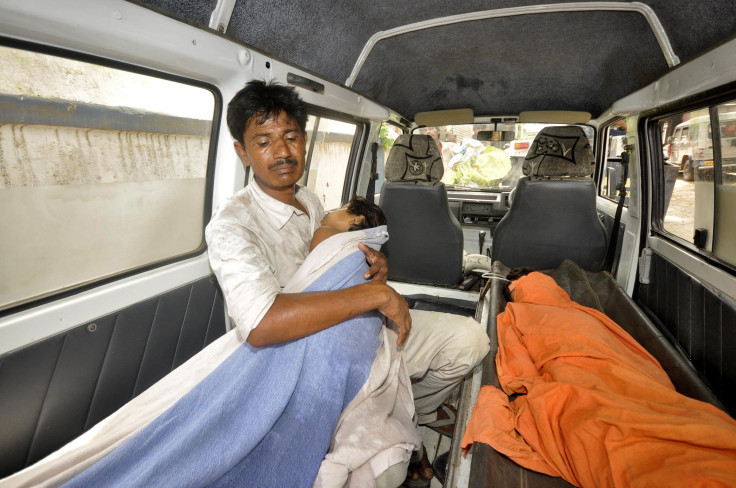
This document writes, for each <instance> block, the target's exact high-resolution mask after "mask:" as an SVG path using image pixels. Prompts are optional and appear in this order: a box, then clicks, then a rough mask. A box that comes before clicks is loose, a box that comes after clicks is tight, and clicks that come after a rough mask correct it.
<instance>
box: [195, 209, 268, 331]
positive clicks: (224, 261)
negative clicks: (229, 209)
mask: <svg viewBox="0 0 736 488" xmlns="http://www.w3.org/2000/svg"><path fill="white" fill-rule="evenodd" d="M205 238H206V240H207V246H208V252H209V260H210V266H211V267H212V271H213V272H214V273H215V276H216V277H217V281H218V282H219V283H220V288H221V289H222V293H223V295H224V296H225V303H226V304H227V308H228V314H229V315H230V317H231V318H232V320H233V321H234V323H235V327H236V328H237V329H238V331H239V332H240V334H241V335H242V337H243V338H247V337H248V334H250V331H251V330H253V329H254V328H255V327H256V326H258V324H259V323H260V322H261V319H263V316H264V315H266V312H268V310H269V309H270V308H271V305H273V302H274V300H276V296H277V295H278V294H279V293H280V292H281V286H280V285H279V282H278V280H277V279H276V275H275V271H274V270H273V269H272V268H271V264H270V263H269V261H268V259H267V258H266V256H265V254H264V250H263V249H262V248H261V242H260V240H259V239H258V237H257V235H256V234H255V233H254V232H252V231H251V230H249V229H247V228H245V227H243V226H241V225H238V224H236V223H232V222H217V223H213V224H212V225H208V226H207V230H206V231H205Z"/></svg>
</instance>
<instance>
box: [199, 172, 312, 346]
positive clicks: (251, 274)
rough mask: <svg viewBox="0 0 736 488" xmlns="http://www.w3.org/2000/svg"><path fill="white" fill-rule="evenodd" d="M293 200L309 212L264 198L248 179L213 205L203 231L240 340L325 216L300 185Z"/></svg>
mask: <svg viewBox="0 0 736 488" xmlns="http://www.w3.org/2000/svg"><path fill="white" fill-rule="evenodd" d="M296 198H297V199H298V200H299V201H300V202H301V203H302V205H304V208H306V209H307V212H309V215H307V214H305V213H304V212H301V211H300V210H297V209H296V208H294V207H292V206H291V205H286V204H285V203H282V202H280V201H278V200H276V199H275V198H272V197H270V196H268V195H267V194H266V193H265V192H264V191H263V190H262V189H261V188H260V187H259V186H258V183H257V182H256V181H255V180H252V181H251V183H250V184H249V185H248V186H247V187H245V188H244V189H242V190H240V191H239V192H237V193H236V194H235V195H233V196H232V197H230V198H228V199H227V200H226V201H225V202H223V203H222V204H221V205H220V206H219V207H218V208H217V210H216V211H215V213H214V214H213V215H212V219H211V220H210V223H209V224H208V225H207V228H206V229H205V239H206V240H207V246H208V251H209V259H210V266H211V267H212V271H214V273H215V276H216V277H217V281H218V282H219V283H220V288H221V289H222V292H223V295H224V296H225V302H226V304H227V308H228V314H229V315H230V317H231V318H232V319H233V321H234V323H235V326H236V327H237V328H238V330H239V331H240V333H241V334H242V337H244V338H245V337H248V334H250V331H251V330H253V329H254V328H255V327H256V326H257V325H258V324H259V323H260V321H261V319H262V318H263V316H264V315H265V314H266V312H267V311H268V309H269V308H271V305H272V304H273V302H274V300H275V299H276V295H278V294H279V293H280V292H281V290H282V288H283V287H284V285H285V284H286V282H287V281H288V280H289V278H291V277H292V276H293V275H294V273H296V270H297V269H298V268H299V266H300V265H301V264H302V262H304V259H305V258H306V257H307V254H308V253H309V244H310V242H311V240H312V234H313V233H314V231H315V229H316V228H317V227H319V225H320V222H321V221H322V218H323V217H324V214H325V211H324V208H322V204H321V203H320V201H319V197H317V195H315V194H314V193H312V192H311V191H310V190H308V189H307V188H304V187H298V189H297V193H296Z"/></svg>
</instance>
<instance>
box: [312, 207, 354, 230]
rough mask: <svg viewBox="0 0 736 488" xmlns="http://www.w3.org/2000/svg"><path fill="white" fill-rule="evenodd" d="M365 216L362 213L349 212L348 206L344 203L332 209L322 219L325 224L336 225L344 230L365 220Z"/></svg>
mask: <svg viewBox="0 0 736 488" xmlns="http://www.w3.org/2000/svg"><path fill="white" fill-rule="evenodd" d="M364 218H365V217H363V216H362V215H353V214H351V213H349V212H348V206H347V205H344V206H342V207H340V208H336V209H334V210H330V211H328V212H327V214H326V215H325V217H324V218H323V219H322V225H323V226H329V227H335V228H336V229H340V230H341V231H343V232H347V231H349V230H350V227H351V226H353V225H357V224H359V223H361V222H362V221H363V219H364Z"/></svg>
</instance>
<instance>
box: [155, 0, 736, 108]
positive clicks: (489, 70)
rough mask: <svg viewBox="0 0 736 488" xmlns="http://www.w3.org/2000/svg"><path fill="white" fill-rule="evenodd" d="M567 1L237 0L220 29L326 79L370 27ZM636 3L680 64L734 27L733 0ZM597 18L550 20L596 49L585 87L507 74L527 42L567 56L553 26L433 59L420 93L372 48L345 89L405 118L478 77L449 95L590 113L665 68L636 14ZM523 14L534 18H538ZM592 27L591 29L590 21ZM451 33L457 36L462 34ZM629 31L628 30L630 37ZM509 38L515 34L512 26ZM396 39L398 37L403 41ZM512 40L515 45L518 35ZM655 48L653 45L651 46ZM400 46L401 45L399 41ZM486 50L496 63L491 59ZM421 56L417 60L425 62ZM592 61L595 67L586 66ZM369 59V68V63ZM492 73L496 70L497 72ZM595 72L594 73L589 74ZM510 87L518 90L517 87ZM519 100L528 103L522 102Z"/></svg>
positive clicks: (500, 36)
mask: <svg viewBox="0 0 736 488" xmlns="http://www.w3.org/2000/svg"><path fill="white" fill-rule="evenodd" d="M143 1H146V0H143ZM570 1H571V0H537V1H534V0H506V1H501V0H495V1H489V0H466V1H463V2H448V1H447V0H424V1H422V2H421V4H417V3H416V2H396V1H395V0H374V1H372V2H364V1H363V0H347V1H343V2H333V1H329V2H328V1H318V0H258V1H254V0H237V1H236V4H235V10H234V12H233V15H232V18H231V21H230V25H229V26H228V29H227V35H228V36H230V37H233V38H235V39H237V40H240V41H242V42H245V43H246V44H249V45H252V46H254V47H256V48H257V49H259V50H261V51H264V52H268V53H271V54H273V55H274V56H277V57H279V58H281V59H284V60H286V61H288V62H291V63H294V64H295V65H297V66H301V67H303V68H305V69H307V70H309V71H312V72H314V73H319V74H320V75H321V76H324V77H325V78H328V79H331V80H333V81H335V82H338V83H344V82H345V80H346V79H347V78H348V76H349V75H350V72H351V70H352V68H353V66H354V64H355V62H356V60H357V59H358V56H359V55H360V52H361V50H362V49H363V46H364V45H365V43H366V42H367V41H368V39H369V38H370V37H371V35H373V34H374V33H376V32H377V31H383V30H387V29H392V28H395V27H399V26H402V25H406V24H411V23H414V22H418V21H422V20H429V19H434V18H438V17H445V16H450V15H456V14H462V13H467V12H474V11H482V10H488V9H502V8H509V7H519V6H529V5H538V4H555V3H563V2H570ZM572 1H573V2H578V1H584V0H572ZM148 3H150V4H152V5H155V6H157V7H159V8H162V9H166V10H169V11H172V12H173V13H175V14H177V15H180V16H184V17H185V18H187V19H189V20H191V21H194V22H197V23H199V24H201V25H202V26H207V24H208V22H209V18H210V15H211V13H212V10H213V9H214V8H215V5H216V3H217V2H216V0H206V1H201V2H200V1H196V0H184V1H177V0H151V1H150V2H148ZM645 3H647V5H649V6H650V7H651V8H652V9H653V10H654V11H655V13H656V15H657V16H658V18H659V20H660V22H661V23H662V25H663V27H664V29H665V31H666V34H667V36H668V37H669V39H670V42H671V45H672V47H673V49H674V52H675V54H676V55H677V56H678V57H679V58H680V60H681V61H682V62H686V61H687V60H688V59H691V58H692V57H694V56H696V55H698V54H700V53H702V52H703V51H705V50H707V49H709V48H710V47H712V46H714V45H716V44H718V43H720V42H722V41H723V40H724V39H726V38H728V37H731V36H732V35H734V33H736V1H733V0H697V1H694V0H651V1H648V2H645ZM596 14H597V13H596V12H590V13H583V14H580V15H582V16H587V17H582V18H583V20H582V21H581V20H578V19H580V18H581V17H574V18H573V17H568V18H562V20H561V21H560V23H559V25H557V26H556V27H557V30H558V31H559V33H561V34H562V35H571V33H572V34H574V33H576V32H584V33H586V35H587V36H589V37H588V40H589V41H590V44H591V46H597V47H596V49H595V52H596V56H595V57H589V59H590V64H589V73H588V76H590V77H591V79H589V80H586V82H585V83H579V84H575V85H573V84H572V83H571V80H572V78H573V76H571V75H570V73H568V72H561V73H560V75H561V77H560V78H559V79H553V76H554V75H553V72H552V71H550V72H549V76H548V77H547V79H548V81H547V82H546V83H548V84H549V83H551V84H554V86H553V87H552V89H551V90H550V89H547V87H544V88H545V89H544V90H541V89H540V88H539V83H540V81H539V79H536V78H535V77H531V78H524V79H520V78H519V77H518V76H517V75H516V73H514V72H513V71H516V70H522V69H528V67H529V66H530V65H532V64H533V63H535V62H536V63H538V62H539V60H538V59H536V60H535V59H534V58H535V54H536V47H535V46H533V45H532V44H533V43H537V44H542V46H543V47H544V48H545V49H546V48H547V46H556V48H557V49H559V50H561V51H563V52H571V50H575V49H576V48H574V47H569V45H566V44H565V42H564V38H563V37H560V35H558V33H557V32H554V31H551V30H549V29H547V30H544V31H543V32H547V33H548V34H549V35H550V36H552V37H550V38H548V39H546V40H540V37H539V35H541V32H540V33H537V35H535V36H533V37H532V38H533V39H534V41H533V43H532V42H530V46H531V47H530V48H528V49H526V50H523V49H518V50H517V51H516V55H515V56H514V57H513V58H510V59H509V58H508V57H507V56H497V55H496V54H498V53H493V54H491V56H489V58H488V59H487V60H485V61H478V63H477V64H478V67H477V68H474V69H472V70H469V71H467V72H466V71H465V68H463V67H461V66H457V65H456V64H454V63H455V62H456V60H453V59H449V60H447V61H446V62H444V63H440V64H442V65H443V66H446V67H449V66H455V68H456V70H455V71H454V72H452V73H449V72H448V73H444V76H442V77H437V79H436V80H435V81H434V82H431V81H430V80H427V81H426V83H425V85H426V86H423V87H422V90H423V91H422V90H418V89H412V87H411V86H403V87H402V88H401V90H403V91H404V92H405V93H404V92H401V90H398V91H397V90H396V89H395V88H396V87H397V86H398V85H401V84H402V83H404V81H401V76H402V74H401V71H399V72H395V73H392V72H391V70H390V69H389V68H390V66H388V65H384V66H380V65H378V64H375V63H376V61H375V59H379V58H376V57H375V54H376V52H374V53H373V54H371V56H369V58H368V60H367V63H366V66H365V67H364V70H366V69H370V70H372V71H368V72H367V73H363V72H361V74H360V76H359V77H358V79H357V80H356V83H355V85H354V88H355V89H356V90H358V91H360V92H363V93H365V94H366V95H367V96H369V97H371V98H374V99H375V100H377V101H379V102H381V103H383V104H385V105H387V106H390V107H391V108H394V109H396V110H398V111H400V112H401V113H403V114H404V115H407V116H409V117H411V116H412V115H413V113H412V111H415V110H429V109H431V107H430V106H429V104H427V100H426V98H425V97H424V92H427V91H429V92H430V93H435V92H436V93H438V94H440V95H441V94H442V93H443V90H445V89H448V90H449V87H450V86H452V82H451V81H450V80H448V77H450V78H452V77H453V76H454V77H455V78H454V79H456V80H458V83H459V84H460V85H463V84H466V83H470V85H471V86H472V84H473V83H477V82H475V81H473V80H474V79H477V80H482V81H483V82H484V83H485V84H486V85H485V86H486V88H485V90H486V92H485V93H483V90H481V92H480V93H472V89H471V90H470V91H468V90H464V93H459V94H458V98H457V100H456V102H457V103H461V102H462V103H466V102H468V103H470V104H471V105H470V106H473V107H484V106H485V107H491V108H493V107H498V109H499V110H501V109H504V108H508V109H509V110H511V109H512V108H515V107H522V108H523V109H532V108H533V107H532V105H533V106H534V108H539V109H541V108H542V107H549V108H555V109H561V108H575V107H573V106H574V105H577V107H576V108H577V109H580V110H590V111H592V112H596V111H600V110H604V109H605V108H607V107H608V106H609V105H610V103H608V102H609V101H613V100H616V99H617V98H620V97H621V96H623V95H626V94H628V93H630V92H632V91H634V90H636V89H638V88H641V87H642V86H644V85H646V84H647V83H650V82H651V81H654V80H655V79H656V78H657V77H659V76H661V74H662V73H663V72H664V71H665V70H666V69H667V68H666V65H663V64H660V62H661V60H662V59H663V57H662V54H661V51H660V50H659V49H658V46H657V49H656V50H657V52H656V53H655V52H654V48H653V47H650V42H649V40H648V39H649V38H651V39H654V37H653V36H652V35H651V34H646V35H644V34H643V31H642V30H641V29H642V27H641V26H645V28H646V29H647V30H648V29H649V28H648V26H647V25H646V22H644V21H643V20H642V19H643V17H641V15H639V14H629V17H626V18H627V19H632V20H631V21H630V22H629V20H625V21H621V22H620V21H616V22H615V23H613V24H611V25H603V26H602V28H598V29H589V28H588V27H587V26H589V25H590V24H591V23H594V21H593V20H586V19H587V18H592V16H594V15H596ZM540 15H556V14H540ZM563 15H573V14H563ZM526 17H539V15H534V16H526ZM636 17H639V19H636ZM516 19H519V17H517V18H511V19H505V20H503V21H504V22H506V21H508V22H509V25H518V24H516V23H515V22H516ZM634 19H636V20H634ZM535 22H537V23H538V24H539V25H544V23H545V22H544V21H538V20H537V21H535ZM595 23H596V25H598V26H599V27H600V23H599V22H595ZM628 24H632V25H628ZM433 30H436V29H433ZM495 31H496V34H495V36H496V38H492V39H490V40H488V37H487V36H492V34H486V37H484V39H486V41H485V42H486V44H492V45H496V44H499V43H502V42H505V41H506V39H504V37H505V36H507V34H505V33H504V32H508V29H506V30H503V29H498V28H496V29H495ZM458 32H460V35H462V31H458ZM632 32H634V34H630V33H632ZM512 34H516V33H515V32H512ZM604 34H605V35H610V36H612V37H610V38H609V39H610V40H609V41H605V40H604V39H602V36H603V35H604ZM408 35H409V34H407V35H405V36H408ZM631 35H636V36H639V37H641V36H644V37H647V36H648V37H647V40H646V41H644V42H642V41H640V40H638V39H637V38H632V37H630V36H631ZM405 36H401V37H400V38H398V39H406V37H405ZM578 37H579V36H578ZM426 39H428V40H425V41H424V44H428V43H430V41H432V40H433V39H432V35H431V34H430V35H429V36H427V38H426ZM394 41H395V40H394ZM394 41H392V40H385V41H381V42H379V43H378V45H377V46H376V49H378V50H379V51H380V50H383V52H382V53H381V58H380V59H387V56H388V59H390V56H391V55H392V54H393V53H394V52H395V51H396V47H395V46H399V43H394V47H393V48H392V47H391V44H390V43H391V42H394ZM516 42H517V43H518V42H522V43H523V42H525V38H522V39H521V40H517V41H516ZM607 42H608V43H614V44H617V45H618V51H619V52H616V53H612V52H610V50H609V49H608V47H607V45H606V43H607ZM467 44H469V45H476V44H478V41H477V40H475V39H470V38H469V40H468V42H467ZM654 45H655V46H656V43H655V44H654ZM401 47H403V48H405V49H409V47H408V46H401ZM420 47H421V46H420ZM481 47H484V48H487V46H480V45H476V46H475V49H480V48H481ZM412 49H414V50H415V51H416V55H417V56H425V55H428V54H431V55H432V59H437V57H438V56H439V53H440V52H447V51H446V50H444V51H443V50H440V49H436V50H429V49H426V50H424V51H422V50H421V49H419V50H417V48H412ZM546 52H547V54H546V56H549V54H548V52H549V51H546ZM507 53H508V51H507ZM622 53H626V54H625V55H626V56H627V63H628V64H627V66H628V69H629V75H628V76H627V77H623V73H622V72H623V71H624V68H623V65H622V64H621V57H622V55H623V54H622ZM494 56H495V58H496V59H492V58H493V57H494ZM412 62H413V63H415V65H416V66H414V65H412V66H413V67H417V66H419V65H422V62H421V61H420V60H417V61H412ZM427 62H428V61H427V60H425V61H424V64H426V63H427ZM509 63H513V64H514V68H511V67H509ZM435 64H436V63H435ZM595 64H598V65H597V66H594V65H595ZM369 65H372V66H373V67H372V68H369ZM481 66H482V67H484V68H483V70H481ZM663 66H664V68H663ZM443 69H446V68H443ZM446 70H447V69H446ZM481 71H482V72H481ZM498 74H500V75H502V76H496V75H498ZM506 74H508V76H506ZM480 75H483V76H480ZM595 77H598V79H596V78H595ZM601 77H602V78H601ZM535 79H536V82H535V81H534V80H535ZM468 80H470V81H468ZM400 81H401V83H400ZM488 85H493V86H494V89H493V90H487V87H488ZM389 86H390V87H391V88H389ZM504 86H505V87H506V88H504ZM565 88H567V89H568V90H575V92H574V93H570V92H567V93H565V92H564V89H565ZM517 89H518V90H521V91H520V92H517ZM596 90H598V91H599V92H600V93H599V94H598V95H597V99H595V100H587V101H586V100H583V98H585V97H586V96H589V94H590V93H594V92H595V91H596ZM391 93H393V95H391ZM415 93H419V94H420V95H421V98H420V97H415V96H414V95H415ZM500 97H503V98H504V100H505V104H504V103H501V100H500ZM514 99H515V100H514ZM449 103H450V102H449V100H444V101H443V100H442V99H441V97H440V98H438V99H437V100H436V101H435V103H434V105H436V106H444V105H448V104H449ZM525 104H528V105H529V106H525ZM402 107H403V108H402ZM503 112H504V113H507V112H506V110H503ZM495 113H500V112H495ZM509 113H510V112H509Z"/></svg>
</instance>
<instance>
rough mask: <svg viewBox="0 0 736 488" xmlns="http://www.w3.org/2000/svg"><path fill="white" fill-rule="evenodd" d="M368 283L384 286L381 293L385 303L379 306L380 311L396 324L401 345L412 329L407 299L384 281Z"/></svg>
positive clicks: (373, 285)
mask: <svg viewBox="0 0 736 488" xmlns="http://www.w3.org/2000/svg"><path fill="white" fill-rule="evenodd" d="M366 285H367V286H371V287H381V288H382V289H381V293H382V295H383V299H382V301H383V302H384V305H382V306H380V307H378V311H379V312H381V313H382V314H383V315H385V316H386V318H387V319H389V320H392V321H393V322H394V323H395V324H396V327H397V329H398V330H397V333H398V334H399V338H398V339H397V340H396V344H397V345H399V346H400V345H402V344H404V341H405V340H406V338H407V337H409V332H410V331H411V315H409V305H408V304H407V303H406V300H404V297H402V296H401V295H399V294H398V293H396V290H394V289H393V288H391V287H390V286H388V285H386V284H384V283H381V282H376V281H372V282H371V283H366ZM366 285H361V286H366Z"/></svg>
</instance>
